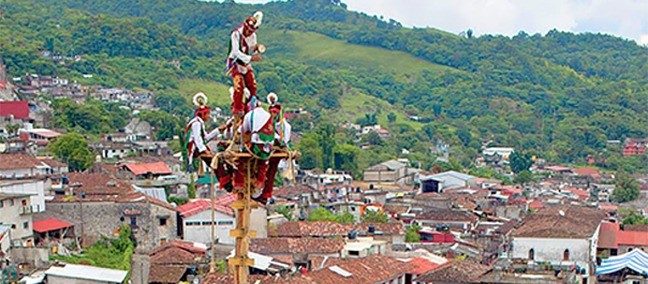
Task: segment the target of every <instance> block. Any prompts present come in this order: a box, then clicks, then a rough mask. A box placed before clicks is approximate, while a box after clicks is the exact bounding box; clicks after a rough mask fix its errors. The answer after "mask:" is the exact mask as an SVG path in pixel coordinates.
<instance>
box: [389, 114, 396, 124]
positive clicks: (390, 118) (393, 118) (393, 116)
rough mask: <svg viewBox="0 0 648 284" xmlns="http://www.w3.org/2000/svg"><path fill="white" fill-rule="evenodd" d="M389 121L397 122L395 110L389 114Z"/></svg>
mask: <svg viewBox="0 0 648 284" xmlns="http://www.w3.org/2000/svg"><path fill="white" fill-rule="evenodd" d="M387 121H389V122H395V121H396V114H394V113H393V112H390V113H388V114H387Z"/></svg>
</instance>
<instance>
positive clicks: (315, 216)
mask: <svg viewBox="0 0 648 284" xmlns="http://www.w3.org/2000/svg"><path fill="white" fill-rule="evenodd" d="M308 221H310V222H317V221H329V222H336V221H337V216H335V214H333V213H332V212H331V211H328V210H326V208H324V207H319V208H317V209H315V210H313V211H312V212H311V213H310V215H309V216H308Z"/></svg>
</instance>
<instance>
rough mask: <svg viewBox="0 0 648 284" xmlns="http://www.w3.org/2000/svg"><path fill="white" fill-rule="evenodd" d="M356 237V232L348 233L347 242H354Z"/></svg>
mask: <svg viewBox="0 0 648 284" xmlns="http://www.w3.org/2000/svg"><path fill="white" fill-rule="evenodd" d="M357 236H358V232H357V231H356V230H351V231H349V240H355V239H356V237H357Z"/></svg>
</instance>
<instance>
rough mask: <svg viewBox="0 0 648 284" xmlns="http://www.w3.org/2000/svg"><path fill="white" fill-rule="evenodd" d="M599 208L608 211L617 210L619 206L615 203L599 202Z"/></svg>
mask: <svg viewBox="0 0 648 284" xmlns="http://www.w3.org/2000/svg"><path fill="white" fill-rule="evenodd" d="M599 208H601V210H604V211H606V212H614V211H617V209H618V208H619V207H618V206H616V205H614V204H599Z"/></svg>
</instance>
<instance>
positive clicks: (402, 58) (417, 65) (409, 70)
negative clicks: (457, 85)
mask: <svg viewBox="0 0 648 284" xmlns="http://www.w3.org/2000/svg"><path fill="white" fill-rule="evenodd" d="M261 35H262V37H265V38H268V39H269V41H271V42H277V43H278V42H283V43H285V42H290V43H291V45H293V46H294V47H295V51H296V52H281V53H277V55H278V57H281V58H282V59H284V58H286V59H287V58H291V57H292V58H293V59H295V58H294V56H295V55H296V59H298V60H302V61H305V62H314V63H317V62H323V63H325V64H333V65H335V66H339V67H341V68H364V69H379V70H382V71H387V72H392V73H395V74H416V73H420V72H422V71H431V72H440V71H447V70H456V69H453V68H450V67H446V66H442V65H438V64H434V63H432V62H429V61H426V60H423V59H420V58H416V57H414V56H412V55H411V54H408V53H405V52H401V51H391V50H387V49H383V48H377V47H370V46H363V45H357V44H350V43H347V42H345V41H342V40H337V39H333V38H330V37H328V36H325V35H322V34H317V33H313V32H299V31H285V32H283V31H281V32H280V31H277V30H269V31H263V33H261ZM269 47H270V48H272V46H269Z"/></svg>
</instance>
